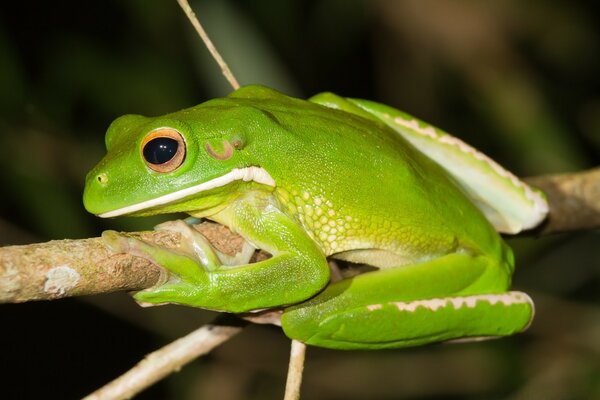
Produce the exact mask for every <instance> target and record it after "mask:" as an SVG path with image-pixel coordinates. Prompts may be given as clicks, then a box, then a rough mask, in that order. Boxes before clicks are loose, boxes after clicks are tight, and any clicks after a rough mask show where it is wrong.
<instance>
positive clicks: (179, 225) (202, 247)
mask: <svg viewBox="0 0 600 400" xmlns="http://www.w3.org/2000/svg"><path fill="white" fill-rule="evenodd" d="M199 221H200V219H198V218H193V217H190V218H186V219H185V220H174V221H167V222H163V223H161V224H158V225H156V226H155V227H154V229H155V230H157V231H171V232H177V233H179V234H180V235H181V239H182V240H181V246H182V250H183V251H185V252H186V253H187V254H190V255H192V256H194V257H196V258H197V259H198V260H200V261H201V262H202V263H203V264H205V265H218V266H220V265H228V266H235V265H242V264H248V263H250V259H251V258H252V256H253V255H254V252H255V251H256V248H255V247H254V246H253V245H252V244H250V243H249V242H248V241H247V240H244V242H243V245H242V249H241V250H240V251H239V252H238V253H237V254H235V255H233V256H232V255H229V254H226V253H223V252H220V251H219V250H217V249H215V248H214V247H213V246H212V245H211V244H210V242H208V240H206V238H205V237H204V235H202V234H201V233H200V232H198V231H197V230H196V229H194V228H193V227H192V226H191V225H193V224H195V223H198V222H199ZM206 257H209V260H206V262H204V261H203V260H204V259H205V258H206Z"/></svg>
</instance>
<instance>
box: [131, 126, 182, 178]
mask: <svg viewBox="0 0 600 400" xmlns="http://www.w3.org/2000/svg"><path fill="white" fill-rule="evenodd" d="M142 156H143V157H144V162H145V163H146V165H147V166H148V167H150V168H151V169H153V170H154V171H156V172H173V171H175V170H176V169H177V168H179V166H180V165H181V164H183V160H184V159H185V141H184V140H183V136H181V134H180V133H179V132H177V131H176V130H175V129H172V128H159V129H156V130H154V131H152V132H150V133H149V134H148V136H146V137H145V138H144V141H143V142H142Z"/></svg>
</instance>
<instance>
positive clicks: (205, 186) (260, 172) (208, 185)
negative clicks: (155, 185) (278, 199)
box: [98, 167, 275, 218]
mask: <svg viewBox="0 0 600 400" xmlns="http://www.w3.org/2000/svg"><path fill="white" fill-rule="evenodd" d="M239 180H242V181H244V182H250V181H252V182H256V183H261V184H263V185H268V186H272V187H275V180H274V179H273V178H272V177H271V175H270V174H269V173H268V172H267V171H266V170H265V169H263V168H261V167H246V168H235V169H233V170H231V171H230V172H228V173H226V174H225V175H222V176H219V177H217V178H214V179H211V180H210V181H207V182H202V183H200V184H198V185H195V186H190V187H187V188H185V189H181V190H178V191H176V192H173V193H169V194H166V195H164V196H160V197H156V198H154V199H150V200H146V201H142V202H141V203H137V204H132V205H130V206H126V207H122V208H118V209H116V210H112V211H107V212H105V213H102V214H98V216H99V217H101V218H111V217H118V216H120V215H125V214H131V213H134V212H137V211H141V210H145V209H147V208H151V207H157V206H161V205H164V204H168V203H172V202H174V201H177V200H181V199H183V198H186V197H188V196H192V195H194V194H198V193H200V192H205V191H207V190H211V189H214V188H218V187H222V186H225V185H227V184H229V183H231V182H233V181H239Z"/></svg>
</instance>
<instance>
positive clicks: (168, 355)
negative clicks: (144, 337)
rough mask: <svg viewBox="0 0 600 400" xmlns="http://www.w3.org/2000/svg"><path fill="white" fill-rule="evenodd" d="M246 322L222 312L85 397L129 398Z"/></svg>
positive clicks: (92, 399) (87, 399) (89, 399)
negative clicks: (209, 322) (210, 321)
mask: <svg viewBox="0 0 600 400" xmlns="http://www.w3.org/2000/svg"><path fill="white" fill-rule="evenodd" d="M246 324H247V323H246V322H245V321H242V320H239V319H237V318H233V317H231V316H229V315H227V314H222V315H220V316H219V317H217V318H215V321H214V322H213V323H211V324H208V325H204V326H202V327H201V328H198V329H196V330H195V331H194V332H192V333H190V334H188V335H186V336H184V337H182V338H179V339H177V340H175V341H174V342H171V343H169V344H168V345H166V346H164V347H163V348H161V349H159V350H156V351H154V352H152V353H150V354H148V355H147V356H146V357H144V359H143V360H142V361H140V362H139V363H138V364H137V365H136V366H135V367H133V368H131V369H130V370H129V371H127V372H126V373H124V374H123V375H121V376H119V377H118V378H116V379H115V380H113V381H112V382H110V383H108V384H106V385H105V386H103V387H102V388H100V389H98V390H96V391H95V392H94V393H91V394H89V395H88V396H86V397H85V398H84V400H112V399H129V398H132V397H133V396H135V395H136V394H138V393H139V392H141V391H142V390H144V389H146V388H147V387H149V386H151V385H153V384H154V383H156V382H158V381H160V380H161V379H163V378H164V377H166V376H167V375H170V374H172V373H173V372H174V371H179V370H180V369H181V368H182V367H183V366H184V365H186V364H187V363H189V362H191V361H194V360H195V359H196V358H198V357H200V356H201V355H204V354H207V353H208V352H210V351H211V350H212V349H214V348H215V347H218V346H220V345H221V344H222V343H223V342H225V341H227V340H229V339H230V338H231V337H232V336H234V335H236V334H238V333H240V332H241V331H242V328H243V327H244V326H245V325H246Z"/></svg>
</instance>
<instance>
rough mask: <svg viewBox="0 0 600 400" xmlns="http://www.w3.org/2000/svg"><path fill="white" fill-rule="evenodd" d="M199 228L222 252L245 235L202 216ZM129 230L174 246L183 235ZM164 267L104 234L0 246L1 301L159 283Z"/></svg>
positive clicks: (234, 249)
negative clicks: (116, 248)
mask: <svg viewBox="0 0 600 400" xmlns="http://www.w3.org/2000/svg"><path fill="white" fill-rule="evenodd" d="M195 228H196V229H197V230H198V231H200V232H201V233H202V234H204V236H206V238H207V239H208V240H209V241H210V242H211V243H212V245H213V246H214V247H215V248H217V249H218V250H220V251H221V252H223V253H226V254H230V255H234V254H236V253H237V252H238V251H240V250H241V248H242V245H243V242H244V240H243V239H242V238H241V237H240V236H239V235H237V234H234V233H232V232H231V231H230V230H229V229H227V228H226V227H224V226H222V225H218V224H215V223H210V222H204V223H201V224H198V225H195ZM128 235H131V236H132V237H136V238H139V239H142V240H144V241H147V242H149V243H154V244H157V245H159V246H161V247H166V248H171V249H176V248H178V247H179V246H180V243H181V236H180V235H179V234H178V233H174V232H169V231H148V232H132V233H128ZM256 257H258V258H261V257H266V253H263V252H259V253H257V255H256ZM163 273H164V271H163V270H162V268H160V267H158V266H156V265H154V264H152V263H151V262H149V261H147V260H144V259H142V258H139V257H135V256H132V255H129V254H118V253H113V252H112V251H111V250H109V249H108V248H107V247H106V246H105V245H104V242H103V240H102V238H91V239H80V240H52V241H50V242H46V243H35V244H29V245H24V246H7V247H1V248H0V303H20V302H24V301H31V300H54V299H59V298H63V297H70V296H81V295H89V294H97V293H108V292H115V291H122V290H125V291H137V290H142V289H146V288H149V287H152V286H154V285H156V284H157V283H158V282H159V281H160V279H161V276H162V274H163Z"/></svg>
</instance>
